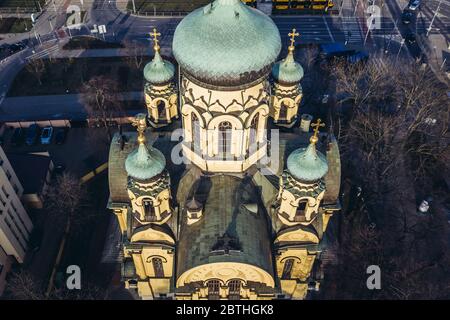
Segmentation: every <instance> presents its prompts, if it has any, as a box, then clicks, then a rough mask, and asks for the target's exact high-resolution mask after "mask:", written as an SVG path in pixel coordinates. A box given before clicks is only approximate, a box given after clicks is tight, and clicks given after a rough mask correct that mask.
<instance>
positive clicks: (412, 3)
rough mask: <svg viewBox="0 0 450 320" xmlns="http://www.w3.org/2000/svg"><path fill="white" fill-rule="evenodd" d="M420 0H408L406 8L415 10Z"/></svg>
mask: <svg viewBox="0 0 450 320" xmlns="http://www.w3.org/2000/svg"><path fill="white" fill-rule="evenodd" d="M420 4H421V0H410V1H409V3H408V9H409V10H413V11H415V10H417V9H418V8H419V7H420Z"/></svg>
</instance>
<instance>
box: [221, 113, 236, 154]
mask: <svg viewBox="0 0 450 320" xmlns="http://www.w3.org/2000/svg"><path fill="white" fill-rule="evenodd" d="M232 128H233V126H232V125H231V123H230V122H229V121H223V122H221V123H219V143H218V145H219V154H220V153H222V156H223V158H226V155H227V154H229V153H230V152H231V130H232Z"/></svg>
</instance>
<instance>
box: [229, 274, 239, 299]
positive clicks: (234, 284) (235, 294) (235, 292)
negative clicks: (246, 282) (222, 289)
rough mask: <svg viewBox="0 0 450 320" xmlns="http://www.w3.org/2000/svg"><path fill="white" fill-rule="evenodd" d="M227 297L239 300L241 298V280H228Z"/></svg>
mask: <svg viewBox="0 0 450 320" xmlns="http://www.w3.org/2000/svg"><path fill="white" fill-rule="evenodd" d="M228 299H229V300H240V299H241V280H239V279H236V280H231V281H230V282H228Z"/></svg>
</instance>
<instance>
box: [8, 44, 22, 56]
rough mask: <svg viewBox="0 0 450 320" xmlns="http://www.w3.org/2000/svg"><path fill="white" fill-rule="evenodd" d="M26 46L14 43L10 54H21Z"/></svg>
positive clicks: (10, 48)
mask: <svg viewBox="0 0 450 320" xmlns="http://www.w3.org/2000/svg"><path fill="white" fill-rule="evenodd" d="M24 48H25V46H24V45H23V44H22V43H14V44H12V45H10V46H9V53H10V54H14V53H16V52H19V51H20V50H23V49H24Z"/></svg>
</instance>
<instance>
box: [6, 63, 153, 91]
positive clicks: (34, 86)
mask: <svg viewBox="0 0 450 320" xmlns="http://www.w3.org/2000/svg"><path fill="white" fill-rule="evenodd" d="M146 60H147V61H149V60H150V57H147V58H146ZM43 61H44V63H45V71H44V72H43V74H42V77H41V81H42V85H39V84H38V81H37V78H36V76H35V75H34V74H33V73H32V72H30V71H29V70H28V69H27V68H23V69H22V70H21V71H20V72H19V73H18V74H17V76H16V78H15V79H14V81H13V83H12V85H11V88H10V90H9V92H8V96H10V97H13V96H33V95H48V94H65V93H66V90H67V89H68V90H69V93H79V92H80V90H81V88H82V85H83V83H85V82H87V81H89V79H91V78H92V77H94V76H99V75H103V76H106V77H111V78H112V79H115V80H117V81H118V83H119V87H120V88H121V89H122V91H124V92H125V91H139V90H143V74H142V70H135V69H133V68H130V67H129V66H128V65H127V63H126V62H125V60H124V59H123V58H122V57H106V58H105V57H103V58H77V59H68V58H64V59H52V61H50V59H43ZM147 61H146V62H147Z"/></svg>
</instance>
